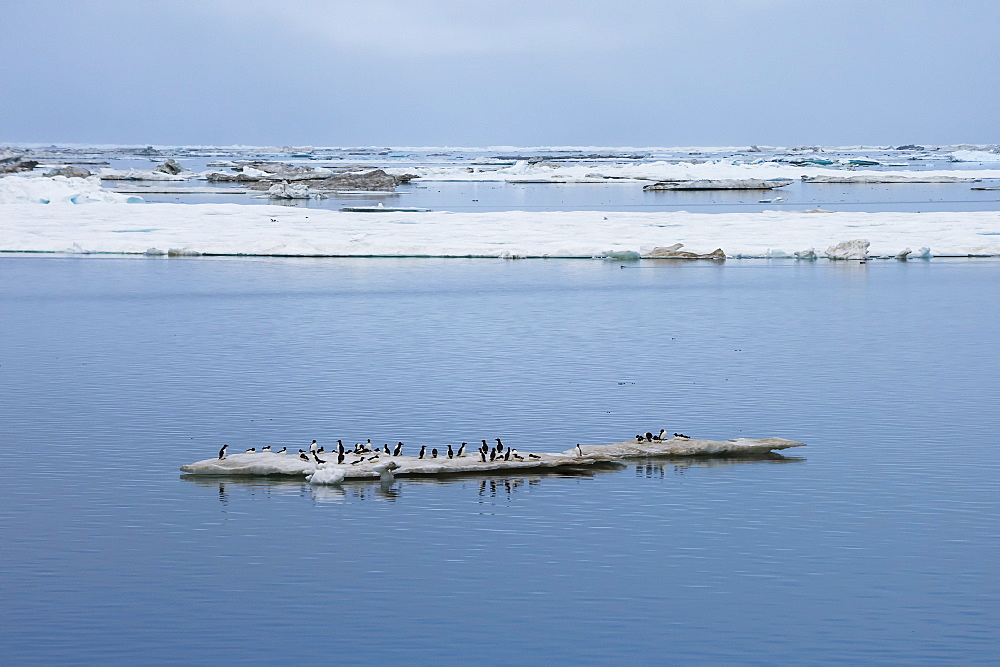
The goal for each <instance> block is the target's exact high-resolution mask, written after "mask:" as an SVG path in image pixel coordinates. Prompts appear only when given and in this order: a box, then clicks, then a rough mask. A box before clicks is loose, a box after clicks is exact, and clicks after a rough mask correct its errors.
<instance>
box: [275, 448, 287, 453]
mask: <svg viewBox="0 0 1000 667" xmlns="http://www.w3.org/2000/svg"><path fill="white" fill-rule="evenodd" d="M287 451H288V447H282V448H281V449H279V450H278V451H276V452H275V454H284V453H285V452H287Z"/></svg>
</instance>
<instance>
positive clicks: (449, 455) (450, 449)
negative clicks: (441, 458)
mask: <svg viewBox="0 0 1000 667" xmlns="http://www.w3.org/2000/svg"><path fill="white" fill-rule="evenodd" d="M448 458H449V459H453V458H455V452H454V451H453V450H452V448H451V445H448Z"/></svg>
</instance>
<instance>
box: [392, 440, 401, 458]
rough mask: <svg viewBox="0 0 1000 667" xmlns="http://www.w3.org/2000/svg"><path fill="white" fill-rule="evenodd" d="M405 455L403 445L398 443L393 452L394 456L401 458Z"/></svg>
mask: <svg viewBox="0 0 1000 667" xmlns="http://www.w3.org/2000/svg"><path fill="white" fill-rule="evenodd" d="M402 453H403V443H401V442H399V443H396V448H395V449H393V450H392V455H393V456H399V455H401V454H402Z"/></svg>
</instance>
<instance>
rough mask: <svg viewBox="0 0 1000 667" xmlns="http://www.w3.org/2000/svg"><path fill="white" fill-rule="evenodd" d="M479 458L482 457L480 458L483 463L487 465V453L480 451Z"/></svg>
mask: <svg viewBox="0 0 1000 667" xmlns="http://www.w3.org/2000/svg"><path fill="white" fill-rule="evenodd" d="M479 456H480V458H482V459H483V463H486V452H484V451H483V450H481V449H480V450H479Z"/></svg>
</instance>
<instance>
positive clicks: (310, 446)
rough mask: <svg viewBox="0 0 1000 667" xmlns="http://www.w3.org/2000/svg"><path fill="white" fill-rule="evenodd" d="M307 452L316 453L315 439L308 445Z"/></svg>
mask: <svg viewBox="0 0 1000 667" xmlns="http://www.w3.org/2000/svg"><path fill="white" fill-rule="evenodd" d="M309 453H310V454H315V453H316V441H315V440H313V441H312V444H310V445H309Z"/></svg>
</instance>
